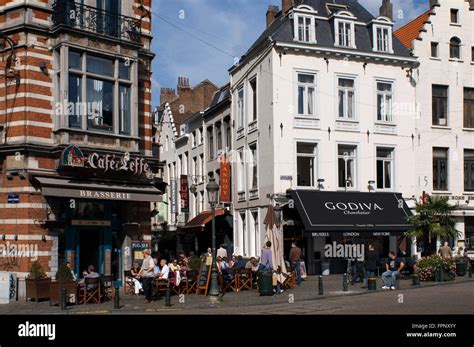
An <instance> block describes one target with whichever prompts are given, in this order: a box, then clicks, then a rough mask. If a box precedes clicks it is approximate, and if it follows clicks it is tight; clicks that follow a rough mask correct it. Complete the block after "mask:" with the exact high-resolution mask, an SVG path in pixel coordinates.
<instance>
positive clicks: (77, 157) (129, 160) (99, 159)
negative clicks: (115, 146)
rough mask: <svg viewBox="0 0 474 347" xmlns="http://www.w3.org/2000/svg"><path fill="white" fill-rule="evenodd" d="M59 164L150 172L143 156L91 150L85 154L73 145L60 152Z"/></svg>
mask: <svg viewBox="0 0 474 347" xmlns="http://www.w3.org/2000/svg"><path fill="white" fill-rule="evenodd" d="M61 166H63V167H64V166H66V167H67V166H68V167H83V168H89V169H93V170H101V171H103V172H128V173H131V174H133V175H136V176H141V175H143V174H149V173H151V168H150V166H149V165H148V163H147V162H146V160H145V159H144V158H140V157H132V156H130V155H129V154H124V155H122V156H117V155H115V154H105V155H103V154H99V153H96V152H92V153H90V154H88V155H87V156H86V155H84V153H83V152H82V151H81V150H80V149H79V148H78V147H77V146H74V145H70V146H68V147H67V148H66V149H65V150H64V151H63V153H62V156H61Z"/></svg>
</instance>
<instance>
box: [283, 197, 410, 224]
mask: <svg viewBox="0 0 474 347" xmlns="http://www.w3.org/2000/svg"><path fill="white" fill-rule="evenodd" d="M290 196H291V199H293V200H294V206H295V208H296V209H297V211H298V214H299V216H300V218H301V220H302V222H303V225H304V227H305V231H306V232H309V233H312V232H330V231H332V232H337V231H340V232H348V231H353V232H390V233H400V232H405V231H407V230H408V229H409V228H410V227H411V225H410V224H409V223H408V221H407V216H409V215H411V212H410V209H409V208H408V206H407V204H406V203H405V200H404V199H403V198H402V195H401V194H398V193H359V192H323V191H315V190H292V191H290Z"/></svg>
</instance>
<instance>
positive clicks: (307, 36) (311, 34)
mask: <svg viewBox="0 0 474 347" xmlns="http://www.w3.org/2000/svg"><path fill="white" fill-rule="evenodd" d="M316 13H317V12H316V11H314V10H313V8H311V7H310V6H306V5H301V6H298V7H297V8H295V9H294V10H293V16H294V31H295V41H299V42H308V43H316V22H315V19H314V15H315V14H316Z"/></svg>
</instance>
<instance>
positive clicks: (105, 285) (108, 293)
mask: <svg viewBox="0 0 474 347" xmlns="http://www.w3.org/2000/svg"><path fill="white" fill-rule="evenodd" d="M101 284H102V291H103V294H104V299H105V300H113V299H114V278H113V276H112V275H102V276H101Z"/></svg>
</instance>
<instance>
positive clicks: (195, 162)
mask: <svg viewBox="0 0 474 347" xmlns="http://www.w3.org/2000/svg"><path fill="white" fill-rule="evenodd" d="M192 169H193V172H192V175H193V176H197V175H198V173H199V168H198V160H197V157H194V158H193V168H192ZM194 183H195V179H194V180H193V182H192V184H194Z"/></svg>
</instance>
